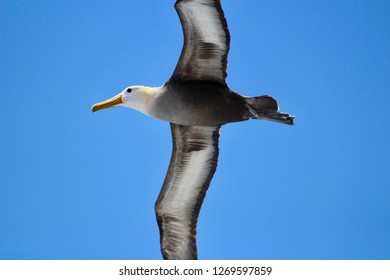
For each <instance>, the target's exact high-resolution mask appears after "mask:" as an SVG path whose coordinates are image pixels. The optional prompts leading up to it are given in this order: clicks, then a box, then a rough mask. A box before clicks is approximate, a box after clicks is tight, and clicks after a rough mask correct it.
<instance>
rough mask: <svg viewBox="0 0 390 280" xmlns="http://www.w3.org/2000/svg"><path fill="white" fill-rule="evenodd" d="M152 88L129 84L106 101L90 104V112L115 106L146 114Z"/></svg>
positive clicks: (151, 98)
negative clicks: (129, 85)
mask: <svg viewBox="0 0 390 280" xmlns="http://www.w3.org/2000/svg"><path fill="white" fill-rule="evenodd" d="M153 93H154V92H153V90H152V88H149V87H144V86H131V87H127V88H125V89H124V90H123V91H122V92H121V93H120V94H118V95H116V96H114V97H113V98H110V99H108V100H106V101H103V102H100V103H96V104H95V105H93V106H92V112H96V111H99V110H102V109H107V108H112V107H116V106H123V107H129V108H132V109H135V110H138V111H140V112H142V113H145V114H148V108H149V107H150V106H149V105H150V102H151V101H152V100H153V97H154V94H153Z"/></svg>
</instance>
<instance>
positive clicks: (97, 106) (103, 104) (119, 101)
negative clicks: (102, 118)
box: [92, 94, 122, 112]
mask: <svg viewBox="0 0 390 280" xmlns="http://www.w3.org/2000/svg"><path fill="white" fill-rule="evenodd" d="M120 104H122V94H118V95H117V96H114V97H113V98H110V99H108V100H106V101H103V102H100V103H96V104H95V105H93V106H92V112H96V111H99V110H102V109H107V108H111V107H113V106H116V105H120Z"/></svg>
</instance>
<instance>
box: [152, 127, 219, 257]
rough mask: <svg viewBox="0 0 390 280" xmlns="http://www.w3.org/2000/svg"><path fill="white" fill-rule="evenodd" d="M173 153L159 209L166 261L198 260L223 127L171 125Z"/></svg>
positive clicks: (163, 252)
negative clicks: (203, 210)
mask: <svg viewBox="0 0 390 280" xmlns="http://www.w3.org/2000/svg"><path fill="white" fill-rule="evenodd" d="M171 131H172V138H173V153H172V158H171V162H170V164H169V168H168V172H167V175H166V178H165V181H164V184H163V187H162V189H161V192H160V195H159V197H158V199H157V202H156V205H155V210H156V217H157V221H158V225H159V228H160V242H161V252H162V254H163V257H164V259H170V260H172V259H176V260H178V259H186V260H188V259H197V257H198V256H197V248H196V225H197V221H198V215H199V211H200V207H201V206H202V203H203V199H204V197H205V195H206V191H207V189H208V187H209V184H210V181H211V178H212V177H213V175H214V172H215V170H216V167H217V161H218V152H219V148H218V139H219V127H206V126H181V125H176V124H172V123H171Z"/></svg>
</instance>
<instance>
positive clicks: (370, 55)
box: [0, 0, 390, 259]
mask: <svg viewBox="0 0 390 280" xmlns="http://www.w3.org/2000/svg"><path fill="white" fill-rule="evenodd" d="M173 4H174V1H173V0H172V1H151V0H143V1H124V0H122V1H120V0H114V1H91V0H87V1H49V0H47V1H44V0H37V1H22V0H12V1H11V0H0V65H1V66H0V80H1V82H0V95H1V105H0V107H1V110H0V259H161V254H160V249H159V233H158V227H157V224H156V220H155V215H154V208H153V206H154V202H155V200H156V198H157V195H158V193H159V191H160V187H161V185H162V182H163V179H164V176H165V172H166V170H167V166H168V163H169V159H170V154H171V135H170V130H169V124H168V123H164V122H163V121H159V120H154V119H151V118H149V117H147V116H144V115H142V114H141V113H138V112H136V111H132V110H129V109H125V108H117V109H111V110H105V111H101V112H98V113H94V114H93V113H91V111H90V107H91V105H92V104H94V103H96V102H99V101H102V100H105V99H107V98H110V97H112V96H114V95H115V94H117V93H119V92H120V91H122V90H123V88H125V87H127V86H129V85H135V84H141V85H149V86H159V85H162V84H163V83H164V82H165V81H166V80H167V79H168V78H169V77H170V75H171V73H172V71H173V69H174V67H175V65H176V62H177V59H178V57H179V54H180V51H181V47H182V31H181V27H180V24H179V20H178V17H177V15H176V12H175V10H174V9H173ZM222 4H223V8H224V11H225V15H226V17H227V20H228V24H229V29H230V32H231V36H232V43H231V52H230V55H229V68H228V73H229V76H228V79H227V81H228V83H229V85H230V87H231V88H232V89H233V90H236V91H238V92H240V93H242V94H244V95H249V96H255V95H262V94H265V93H268V94H271V95H272V96H274V97H275V98H277V99H278V101H279V105H280V108H281V110H282V111H286V112H289V113H291V114H294V115H295V116H296V125H294V126H292V127H290V126H285V125H280V124H275V123H268V122H265V121H263V122H261V121H248V122H242V123H235V124H230V125H226V126H224V127H223V128H222V135H221V139H220V148H221V152H220V158H219V165H218V168H217V172H216V174H215V176H214V179H213V181H212V183H211V186H210V188H209V191H208V193H207V196H206V199H205V203H204V205H203V207H202V209H201V213H200V217H199V224H198V251H199V257H200V258H201V259H389V258H390V203H389V200H390V113H389V110H388V107H389V104H390V94H389V90H390V79H389V73H390V51H389V50H390V36H389V27H390V3H389V1H385V0H383V1H380V0H374V1H371V0H365V1H363V0H360V1H359V0H356V1H336V0H327V1H325V0H324V1H307V0H297V1H281V0H277V1H260V0H256V1H255V0H252V1H245V2H244V1H233V0H225V1H222Z"/></svg>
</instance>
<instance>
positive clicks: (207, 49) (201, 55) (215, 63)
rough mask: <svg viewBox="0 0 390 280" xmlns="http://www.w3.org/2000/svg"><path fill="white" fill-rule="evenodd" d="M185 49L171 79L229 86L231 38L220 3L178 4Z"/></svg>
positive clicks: (201, 0) (184, 0)
mask: <svg viewBox="0 0 390 280" xmlns="http://www.w3.org/2000/svg"><path fill="white" fill-rule="evenodd" d="M175 8H176V11H177V13H178V15H179V18H180V22H181V25H182V28H183V33H184V45H183V50H182V52H181V55H180V59H179V61H178V63H177V66H176V69H175V71H174V73H173V75H172V79H179V80H181V81H196V80H206V81H214V82H217V83H220V84H223V85H226V82H225V78H226V76H227V73H226V68H227V64H228V62H227V56H228V52H229V48H230V34H229V30H228V26H227V22H226V19H225V16H224V13H223V11H222V7H221V3H220V0H178V1H176V4H175Z"/></svg>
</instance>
